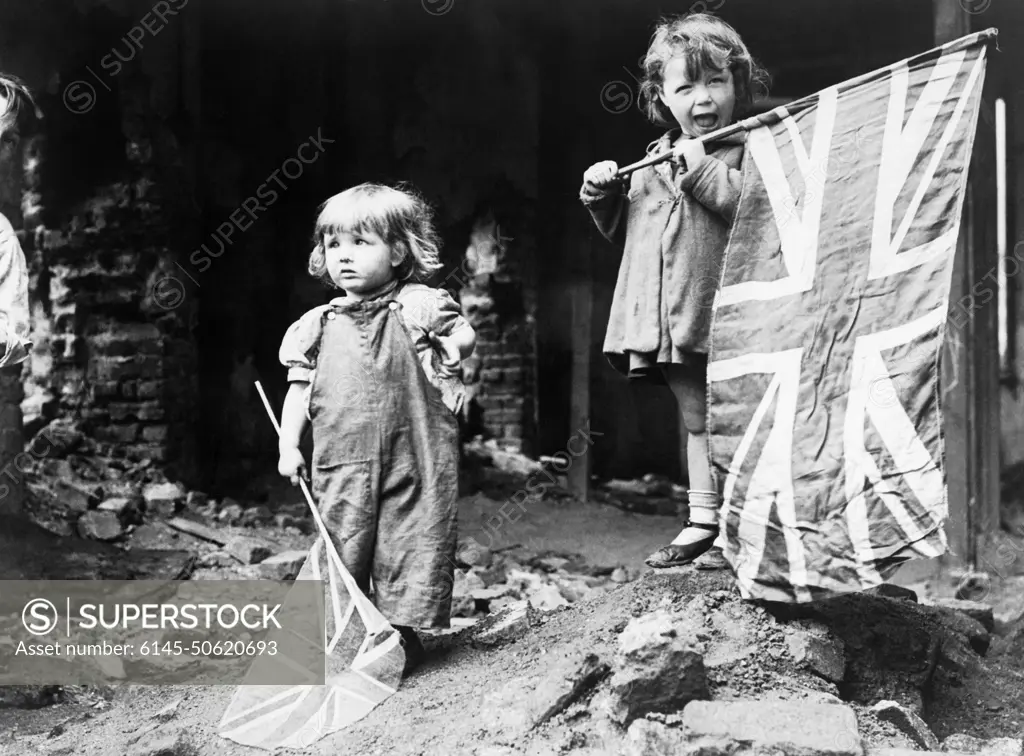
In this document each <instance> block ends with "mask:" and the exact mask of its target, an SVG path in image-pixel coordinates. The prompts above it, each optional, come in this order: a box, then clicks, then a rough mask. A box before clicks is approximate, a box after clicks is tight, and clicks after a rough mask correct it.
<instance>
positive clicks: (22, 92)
mask: <svg viewBox="0 0 1024 756" xmlns="http://www.w3.org/2000/svg"><path fill="white" fill-rule="evenodd" d="M0 97H2V98H3V100H4V107H3V108H2V110H0V131H7V130H8V129H10V128H13V127H15V126H18V127H20V128H22V129H24V128H26V127H27V126H29V125H34V124H35V122H36V121H38V120H39V119H41V118H42V117H43V114H42V112H41V111H40V110H39V106H37V105H36V101H35V99H33V97H32V92H31V91H30V90H29V88H28V86H26V84H25V82H23V81H22V80H21V79H19V78H18V77H17V76H10V75H8V74H0Z"/></svg>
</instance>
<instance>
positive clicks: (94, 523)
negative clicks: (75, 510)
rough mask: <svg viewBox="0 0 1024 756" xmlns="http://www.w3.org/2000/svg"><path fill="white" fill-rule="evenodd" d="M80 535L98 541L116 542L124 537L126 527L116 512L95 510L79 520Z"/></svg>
mask: <svg viewBox="0 0 1024 756" xmlns="http://www.w3.org/2000/svg"><path fill="white" fill-rule="evenodd" d="M77 527H78V534H79V535H80V536H82V538H92V539H93V540H96V541H116V540H118V539H119V538H121V537H122V536H123V535H124V527H123V526H122V525H121V521H120V519H119V518H118V516H117V515H116V514H115V513H114V512H109V511H102V510H98V509H97V510H94V511H92V512H85V513H84V514H83V515H82V516H81V517H79V518H78V522H77Z"/></svg>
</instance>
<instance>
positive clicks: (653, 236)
mask: <svg viewBox="0 0 1024 756" xmlns="http://www.w3.org/2000/svg"><path fill="white" fill-rule="evenodd" d="M644 74H645V77H644V81H643V84H642V85H641V90H640V99H641V102H642V105H643V107H644V110H645V112H646V115H647V117H648V119H649V120H650V121H652V122H653V123H655V124H657V125H660V126H667V127H669V129H670V130H669V131H668V132H667V133H665V134H664V136H662V137H661V138H660V139H659V140H657V141H656V142H654V143H652V145H651V146H650V147H649V148H648V154H655V153H664V152H668V151H671V152H672V153H673V158H674V162H673V161H669V162H663V163H660V164H658V165H656V166H652V167H648V168H645V169H643V170H640V171H636V172H635V173H633V175H632V178H631V180H630V184H629V189H628V193H627V192H626V189H625V186H624V185H623V183H622V182H621V181H620V180H618V179H616V171H617V170H618V166H617V165H616V164H615V163H614V162H611V161H605V162H600V163H596V164H595V165H592V166H591V167H590V168H589V169H587V171H586V173H585V174H584V176H583V180H584V183H583V187H582V189H581V191H580V199H581V200H582V202H583V203H584V205H586V207H587V209H588V210H589V211H590V213H591V215H592V216H593V219H594V222H595V223H596V224H597V227H598V229H600V231H601V233H602V234H603V235H604V236H605V237H607V238H608V239H609V240H611V241H613V242H615V243H616V244H618V245H624V254H623V258H622V263H621V266H620V268H619V277H618V281H617V283H616V287H615V295H614V299H613V302H612V309H611V315H610V319H609V323H608V331H607V334H606V336H605V344H604V351H605V354H606V355H607V356H608V358H609V360H610V362H611V363H612V365H613V366H614V367H615V368H616V369H617V370H618V371H620V372H622V373H624V374H626V375H627V376H628V377H629V378H631V379H637V380H643V379H647V380H655V381H658V382H660V381H664V382H666V383H668V386H669V388H670V389H671V390H672V393H673V394H674V395H675V397H676V400H677V402H678V405H679V421H680V423H681V425H682V427H685V428H686V430H687V432H688V441H687V444H686V449H685V460H686V467H687V470H688V473H689V484H690V491H689V499H690V518H689V521H688V522H687V523H686V525H685V527H684V528H683V530H682V532H680V533H679V535H678V536H677V537H676V538H675V539H674V540H673V541H672V542H671V543H670V544H668V545H666V546H664V547H663V548H661V549H659V550H658V551H656V552H655V553H654V554H652V555H651V556H650V557H648V559H647V564H649V565H650V566H652V567H659V568H660V567H671V566H675V565H680V564H688V563H690V562H693V561H695V560H696V561H697V566H698V567H703V568H705V569H718V568H724V567H727V566H728V565H727V563H726V562H725V560H724V557H723V556H722V552H721V548H718V547H716V548H714V549H712V546H713V545H714V544H716V536H717V535H718V530H719V526H718V523H719V509H720V506H721V497H720V495H719V489H718V482H717V481H716V479H715V477H716V476H715V475H714V472H713V470H712V468H711V463H710V457H709V439H708V435H707V432H706V427H705V422H706V420H705V418H706V414H707V407H706V396H707V363H708V350H709V341H710V330H711V314H712V313H711V307H712V304H713V302H714V297H715V293H716V289H717V287H718V282H719V280H720V274H721V269H722V263H723V257H724V253H725V245H726V241H727V237H728V233H729V226H730V223H731V221H732V217H733V213H734V212H735V211H736V206H737V204H738V202H739V196H740V188H741V185H742V174H741V172H740V164H741V162H742V159H743V152H744V138H743V137H744V136H745V134H743V133H741V134H740V135H737V136H735V137H731V138H726V139H721V140H717V141H714V142H711V143H709V144H707V145H706V146H705V145H702V143H701V142H699V141H697V140H696V138H697V137H701V136H704V135H707V134H711V133H712V132H714V131H717V130H719V129H721V128H723V127H725V126H728V125H729V124H731V123H733V122H734V121H735V120H736V119H737V117H739V116H742V115H743V111H744V110H746V109H748V108H749V107H750V106H751V104H752V102H753V92H754V88H755V87H756V86H760V85H763V84H764V83H765V82H766V80H767V76H766V74H765V73H764V71H763V70H762V69H761V68H760V67H759V66H758V65H757V63H756V62H755V61H754V60H753V58H752V57H751V55H750V52H749V51H748V50H747V47H746V45H745V44H744V43H743V40H742V39H741V38H740V36H739V34H737V33H736V31H735V30H734V29H733V28H732V27H731V26H729V25H728V24H727V23H725V22H724V21H722V20H720V19H718V18H716V17H714V16H711V15H708V14H704V13H695V14H691V15H688V16H680V17H675V18H670V19H667V20H664V21H662V22H661V23H660V24H659V25H658V27H657V29H656V30H655V33H654V35H653V37H652V39H651V43H650V46H649V48H648V50H647V56H646V58H645V59H644ZM679 161H681V164H680V162H679Z"/></svg>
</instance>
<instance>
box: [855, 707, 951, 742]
mask: <svg viewBox="0 0 1024 756" xmlns="http://www.w3.org/2000/svg"><path fill="white" fill-rule="evenodd" d="M871 712H872V713H873V714H874V715H875V716H876V717H878V718H879V719H881V720H882V721H884V722H891V723H892V724H894V725H895V726H896V727H897V728H899V730H900V731H901V732H903V733H905V734H906V735H907V736H908V737H910V739H911V740H913V741H914V743H915V744H917V745H918V746H919V747H920V748H923V749H925V750H928V751H937V750H938V749H939V739H938V738H937V737H935V733H933V732H932V731H931V729H930V728H929V727H928V725H927V724H925V722H924V720H923V719H921V717H919V716H917V714H915V713H914V712H912V711H910V709H907V708H906V707H904V706H900V705H899V704H898V703H896V702H895V701H879V702H878V703H876V704H875V705H874V706H872V707H871Z"/></svg>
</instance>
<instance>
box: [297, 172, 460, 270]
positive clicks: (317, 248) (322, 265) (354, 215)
mask: <svg viewBox="0 0 1024 756" xmlns="http://www.w3.org/2000/svg"><path fill="white" fill-rule="evenodd" d="M433 217H434V211H433V209H432V208H431V207H430V205H429V204H428V203H427V201H426V200H425V199H423V197H422V196H421V195H420V194H419V193H418V192H417V191H416V190H415V189H413V188H412V187H410V186H407V185H398V186H394V187H392V186H385V185H383V184H360V185H359V186H354V187H352V188H351V189H346V190H345V191H343V192H341V193H340V194H335V195H334V196H333V197H331V198H330V199H329V200H327V201H326V202H325V203H323V204H322V205H321V206H320V215H319V216H318V217H317V219H316V228H315V230H314V232H313V251H312V252H311V253H310V255H309V273H310V275H312V276H313V277H315V278H319V279H320V280H321V281H323V282H324V283H326V284H327V285H328V286H331V287H334V288H337V284H335V283H334V281H332V280H331V277H330V274H328V272H327V262H326V258H325V255H324V237H325V236H327V235H329V234H335V233H339V232H348V233H360V232H366V231H369V232H372V233H373V234H376V235H377V236H379V237H380V238H381V239H382V240H383V241H384V243H385V244H387V245H388V247H389V248H390V249H391V250H392V251H397V252H398V254H399V256H400V258H401V262H400V263H399V264H398V265H397V266H396V270H395V272H396V274H397V277H398V279H399V280H400V281H415V282H417V283H425V282H426V281H427V280H429V279H430V277H431V275H432V274H433V273H434V271H436V270H438V269H440V268H441V267H442V266H441V262H440V260H439V259H438V258H439V254H440V242H439V239H438V236H437V232H436V231H435V230H434V225H433Z"/></svg>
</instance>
